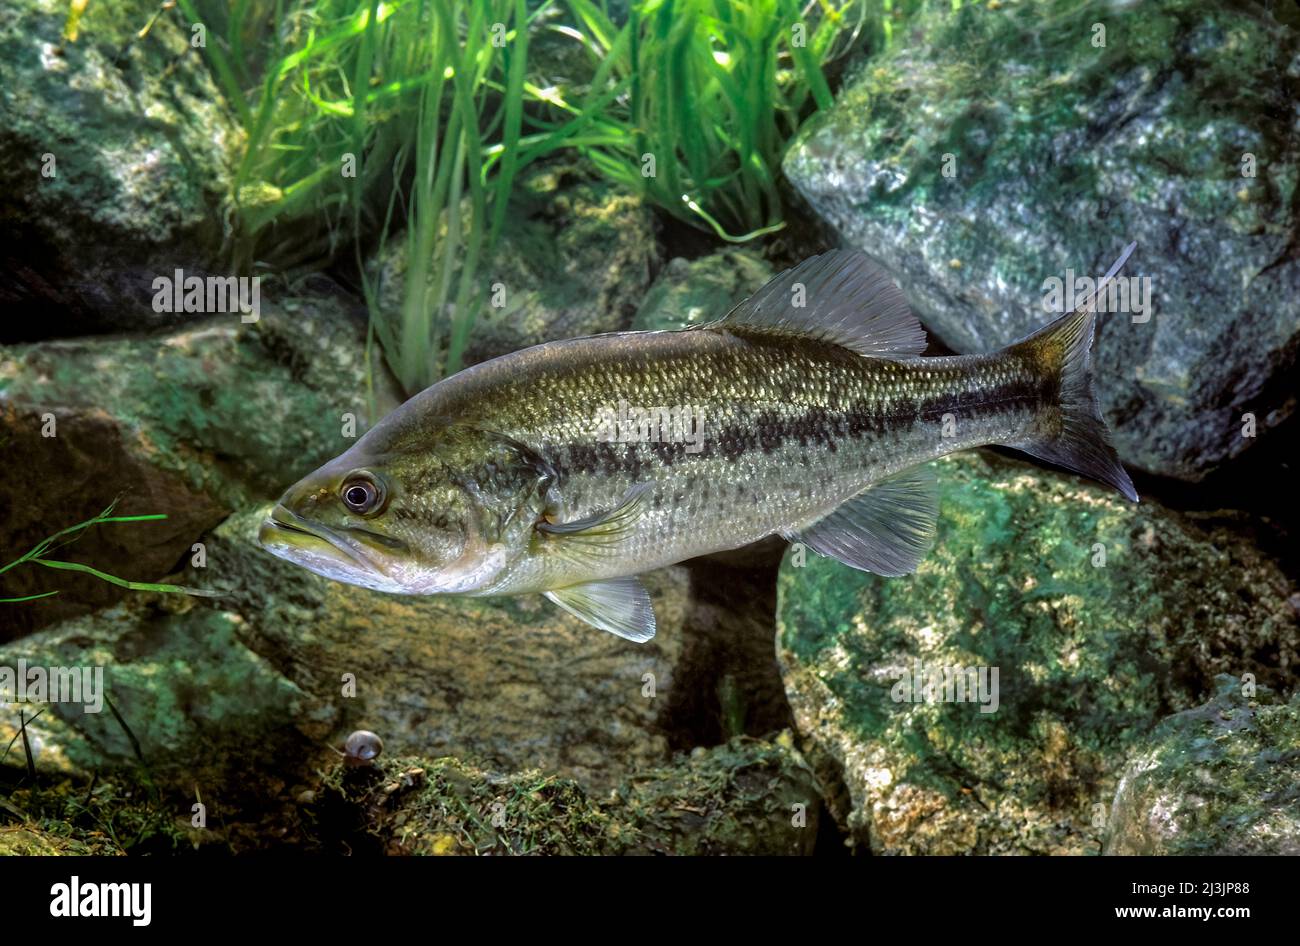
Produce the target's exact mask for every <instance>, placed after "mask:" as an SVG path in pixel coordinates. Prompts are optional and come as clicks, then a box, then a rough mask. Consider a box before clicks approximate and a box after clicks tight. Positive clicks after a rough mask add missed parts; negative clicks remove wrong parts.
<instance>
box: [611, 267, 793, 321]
mask: <svg viewBox="0 0 1300 946" xmlns="http://www.w3.org/2000/svg"><path fill="white" fill-rule="evenodd" d="M771 277H772V267H771V265H769V264H768V262H767V261H766V260H765V259H763V257H762V256H760V255H758V254H757V253H755V252H753V251H752V250H744V249H739V248H736V247H727V248H726V249H723V250H720V251H718V252H717V253H713V254H711V255H709V256H703V257H700V258H699V259H694V260H687V259H682V258H680V257H678V258H676V259H673V260H670V261H669V263H668V265H667V266H666V267H664V270H663V272H661V273H660V274H659V276H658V278H657V279H655V281H654V283H653V284H652V285H651V286H650V289H649V291H647V292H646V294H645V300H644V301H643V302H642V303H641V307H640V308H639V309H638V310H637V313H636V318H635V319H634V320H633V322H632V328H634V329H638V330H647V331H655V330H659V329H669V330H671V329H679V328H685V327H686V326H688V325H699V324H701V323H703V322H710V321H712V320H714V319H719V318H721V317H722V316H724V315H726V314H727V312H729V311H730V310H731V308H732V306H734V305H735V304H736V303H738V302H740V301H741V300H742V299H745V298H746V297H748V296H750V295H752V294H753V293H754V292H756V291H757V290H758V289H760V288H762V286H763V284H764V283H765V282H767V281H768V280H769V279H770V278H771Z"/></svg>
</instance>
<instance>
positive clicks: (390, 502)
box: [258, 423, 547, 594]
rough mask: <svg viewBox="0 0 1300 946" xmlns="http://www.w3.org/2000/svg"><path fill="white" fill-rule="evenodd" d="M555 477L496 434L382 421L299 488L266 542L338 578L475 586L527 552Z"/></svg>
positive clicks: (403, 589)
mask: <svg viewBox="0 0 1300 946" xmlns="http://www.w3.org/2000/svg"><path fill="white" fill-rule="evenodd" d="M546 482H547V471H546V469H545V467H544V464H541V462H540V460H539V459H538V458H537V456H536V455H535V454H533V453H532V452H531V451H530V450H528V448H526V447H524V446H523V445H521V444H518V443H515V442H514V441H512V440H510V439H509V438H508V437H504V436H502V435H499V434H495V433H493V432H491V431H485V430H480V429H478V428H475V427H471V426H465V425H460V424H455V423H439V424H436V425H430V424H422V425H420V428H419V429H418V430H416V431H412V430H410V429H409V426H408V425H401V424H397V425H389V426H388V427H386V426H385V425H384V424H381V425H379V426H377V427H376V428H375V429H374V430H372V431H370V433H368V434H367V435H366V436H365V437H363V438H362V439H361V440H359V441H358V442H357V443H356V444H355V445H354V446H353V447H352V448H351V449H350V450H348V451H347V452H346V453H344V454H342V455H341V456H339V457H336V458H335V459H334V460H331V461H330V462H329V463H326V464H325V465H324V466H322V467H321V468H320V469H318V470H316V471H315V472H313V473H311V474H309V475H308V476H306V477H304V478H303V479H301V480H300V481H298V482H297V483H295V484H294V485H293V486H291V487H289V489H288V490H287V491H286V492H285V494H284V496H283V497H282V498H281V499H280V501H279V503H277V504H276V506H275V507H274V509H272V510H271V514H270V516H269V517H268V518H267V519H266V520H265V521H264V522H263V524H262V527H261V530H260V531H259V534H258V539H259V541H260V542H261V544H262V545H263V546H264V547H265V548H266V549H267V550H268V551H270V552H272V553H273V554H275V555H278V556H280V557H281V558H284V559H287V560H288V561H291V562H294V563H296V564H298V565H301V566H303V567H304V568H307V569H309V570H310V571H313V572H316V573H317V574H319V575H324V576H325V577H326V578H332V579H334V580H336V581H343V582H347V583H349V584H354V585H360V586H362V587H365V588H371V589H374V590H376V591H387V592H393V593H397V594H434V593H448V594H457V593H460V594H466V593H472V592H475V591H479V590H482V589H485V588H488V587H490V586H491V585H492V584H493V583H494V582H495V581H496V580H497V579H498V578H499V577H500V576H501V575H502V574H503V573H504V572H506V571H507V570H508V569H509V568H510V566H511V565H512V564H514V563H515V562H517V561H518V560H519V559H520V558H522V557H523V556H525V555H526V554H527V549H528V544H529V542H530V540H531V537H532V534H533V529H534V527H535V525H536V524H537V522H539V521H540V519H541V517H542V513H543V508H544V503H545V491H546Z"/></svg>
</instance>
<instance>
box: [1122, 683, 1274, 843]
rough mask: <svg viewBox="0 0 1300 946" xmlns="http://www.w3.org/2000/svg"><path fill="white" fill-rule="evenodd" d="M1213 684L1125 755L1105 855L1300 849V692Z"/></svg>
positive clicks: (1232, 684) (1241, 685)
mask: <svg viewBox="0 0 1300 946" xmlns="http://www.w3.org/2000/svg"><path fill="white" fill-rule="evenodd" d="M1217 682H1218V686H1219V691H1218V693H1216V694H1215V697H1214V699H1213V700H1212V701H1210V702H1209V703H1207V704H1205V705H1203V706H1198V707H1196V708H1195V709H1190V710H1185V711H1183V712H1181V713H1178V714H1177V715H1175V716H1171V717H1169V718H1168V719H1166V720H1165V721H1164V722H1162V723H1161V724H1160V725H1159V726H1158V727H1157V728H1156V730H1155V732H1153V733H1152V734H1151V735H1150V736H1149V737H1148V738H1146V739H1144V740H1143V741H1142V744H1141V746H1140V748H1139V750H1138V752H1137V753H1136V754H1135V755H1134V756H1133V758H1132V759H1131V760H1130V761H1129V764H1128V766H1127V767H1126V768H1125V770H1124V775H1123V777H1122V778H1121V779H1120V784H1119V789H1118V791H1117V792H1116V793H1115V802H1114V804H1113V806H1112V807H1111V812H1110V821H1109V823H1108V824H1107V827H1106V834H1107V837H1106V851H1105V852H1106V853H1107V854H1285V855H1291V856H1294V855H1296V854H1300V696H1294V695H1293V696H1292V698H1291V702H1290V703H1283V702H1281V700H1279V699H1277V698H1276V697H1274V696H1273V695H1272V693H1270V692H1269V691H1268V690H1267V689H1265V688H1263V687H1260V688H1258V689H1257V690H1255V692H1254V693H1253V694H1252V695H1251V696H1247V695H1244V694H1245V693H1249V692H1250V687H1249V686H1248V685H1243V683H1242V681H1241V680H1239V679H1237V678H1235V677H1230V676H1226V675H1225V676H1222V677H1220V678H1219V679H1218V681H1217Z"/></svg>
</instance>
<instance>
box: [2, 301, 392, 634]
mask: <svg viewBox="0 0 1300 946" xmlns="http://www.w3.org/2000/svg"><path fill="white" fill-rule="evenodd" d="M372 380H373V390H374V393H375V399H376V412H377V413H381V414H382V413H385V412H386V411H387V410H388V409H389V408H391V407H392V406H393V405H394V404H395V403H397V401H398V396H397V394H396V392H395V389H394V387H393V384H392V382H391V380H390V379H389V378H388V376H387V374H386V372H385V371H384V368H383V364H382V359H376V370H375V371H374V374H373V379H372ZM367 400H368V398H367V384H366V371H365V316H364V313H362V312H358V311H356V309H355V306H354V305H353V304H352V303H350V301H349V300H348V299H347V298H346V297H342V296H338V295H328V294H318V295H311V296H303V297H291V298H285V299H280V300H269V301H267V302H266V303H265V305H264V306H263V311H262V316H261V318H260V320H259V321H257V322H255V323H244V322H242V321H241V320H240V317H239V316H238V315H233V314H232V315H225V316H212V317H201V318H197V319H194V320H193V321H192V322H191V323H190V324H189V325H186V326H183V327H178V328H176V329H174V330H172V331H170V332H168V333H165V334H160V335H150V336H121V337H112V338H105V337H90V338H80V339H65V340H57V341H48V342H39V343H35V344H30V345H14V346H11V347H7V348H0V442H3V444H4V451H5V459H6V462H8V463H10V464H11V465H12V466H13V467H14V468H16V469H21V470H23V471H24V474H25V475H24V476H22V477H8V478H6V479H5V480H4V481H3V482H0V535H3V536H4V537H5V546H6V549H14V550H15V556H16V555H17V554H18V553H19V552H22V551H26V550H27V549H28V548H31V547H32V546H34V545H35V544H36V543H37V542H39V541H41V540H42V539H44V538H45V537H46V536H48V535H51V534H53V533H54V532H57V531H59V530H60V529H62V528H64V527H66V526H71V525H73V524H74V523H77V522H82V521H84V520H86V519H89V518H91V517H92V516H94V515H96V514H98V513H99V512H101V511H102V510H103V509H104V508H105V507H107V506H108V505H109V504H110V503H111V502H113V501H114V499H119V500H120V502H119V504H118V507H117V510H116V511H117V513H118V514H119V515H132V514H142V513H165V514H166V515H167V516H168V519H167V520H166V521H165V522H151V523H140V524H123V525H115V526H103V527H100V528H98V529H96V530H94V531H93V532H91V533H89V534H86V535H84V536H83V537H82V538H81V539H79V540H78V542H77V543H76V545H74V546H73V547H72V548H71V550H70V551H69V555H70V556H71V557H72V558H73V559H74V560H76V561H83V562H86V563H88V564H92V565H95V566H96V567H99V568H103V569H106V570H108V571H112V572H113V573H115V574H118V575H120V576H121V577H124V578H127V579H131V580H136V581H154V580H156V579H157V578H158V577H159V576H161V575H164V574H166V573H168V572H169V571H171V570H172V569H173V568H175V567H176V566H177V563H178V562H180V561H181V560H182V558H183V557H188V555H189V553H190V546H191V545H192V543H194V542H195V541H196V540H197V539H198V538H199V536H200V535H201V534H202V533H203V532H204V531H205V530H207V529H209V528H211V527H212V526H214V525H215V524H216V523H217V522H219V521H220V520H221V518H222V517H223V516H224V515H226V514H228V513H229V512H231V511H232V510H234V509H237V508H240V507H241V506H243V505H245V504H247V503H249V502H252V501H261V500H266V499H270V498H273V497H276V496H278V495H279V494H280V492H281V491H282V490H283V489H284V488H285V487H286V486H288V485H289V484H290V483H292V482H293V481H294V480H295V479H297V478H299V477H300V476H303V475H305V474H307V473H309V472H310V471H311V470H312V469H314V468H315V467H317V466H319V465H320V464H321V463H324V462H325V461H326V460H328V459H330V458H331V457H332V456H335V455H336V454H338V453H340V452H342V451H343V450H344V449H346V448H347V446H349V445H350V444H351V443H352V442H353V441H352V440H351V439H350V438H348V437H347V436H346V433H347V430H346V428H347V426H348V421H347V417H346V415H349V414H351V415H353V417H354V418H355V434H356V435H357V436H359V435H360V434H362V433H364V432H365V430H366V428H367V426H368V420H369V418H368V414H367V411H368V404H367ZM47 416H48V417H52V418H53V423H54V428H53V430H54V433H55V434H56V435H55V436H45V433H46V432H47V427H46V422H45V418H46V417H47ZM6 561H7V560H6ZM53 589H60V590H61V594H60V595H59V596H57V597H55V598H50V599H45V600H42V601H36V602H31V603H28V604H25V605H21V606H17V607H16V608H15V607H14V606H6V607H9V608H11V609H13V610H12V611H11V613H9V614H7V615H6V620H5V622H4V625H3V630H2V631H0V639H3V638H6V637H9V636H14V635H17V634H19V633H21V632H23V631H25V630H30V629H32V628H33V627H36V626H40V625H41V624H45V623H50V622H52V621H55V620H59V619H62V618H65V617H69V616H71V615H72V614H76V613H83V612H84V611H85V610H86V609H87V608H90V607H95V606H102V605H104V604H108V603H111V602H113V601H116V600H118V599H119V598H120V597H121V595H122V591H121V589H118V588H116V587H114V586H112V585H108V584H104V583H101V582H97V581H95V580H94V579H92V578H89V577H87V576H85V575H74V574H71V573H66V572H53V571H49V570H47V569H43V568H38V567H35V566H23V567H20V568H16V569H13V570H11V571H9V572H6V573H5V574H4V575H3V577H2V578H0V597H7V596H18V595H23V594H33V593H36V592H40V591H46V590H53Z"/></svg>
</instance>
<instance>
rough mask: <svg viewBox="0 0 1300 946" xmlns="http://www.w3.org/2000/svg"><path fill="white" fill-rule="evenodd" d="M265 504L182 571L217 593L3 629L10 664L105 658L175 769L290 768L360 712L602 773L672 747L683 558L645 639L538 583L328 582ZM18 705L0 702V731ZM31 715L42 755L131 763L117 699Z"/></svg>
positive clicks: (473, 751) (685, 593) (439, 741)
mask: <svg viewBox="0 0 1300 946" xmlns="http://www.w3.org/2000/svg"><path fill="white" fill-rule="evenodd" d="M266 511H267V509H266V508H265V507H259V508H255V509H252V510H248V511H246V512H243V513H240V514H238V515H235V516H232V517H230V518H229V519H227V520H226V521H225V522H223V523H222V524H221V526H219V527H218V528H217V529H216V530H215V531H214V532H213V533H211V534H210V535H208V536H206V537H205V538H204V543H205V554H206V561H205V565H204V567H202V568H196V567H193V565H192V564H190V563H189V561H188V560H187V563H186V567H185V568H184V569H183V570H182V571H181V572H179V573H177V574H175V575H173V576H171V580H173V581H179V582H182V583H185V584H187V585H191V586H195V587H203V588H208V589H212V590H214V591H217V592H219V593H220V596H219V597H215V598H190V597H185V596H181V595H158V594H150V593H135V594H134V595H133V596H132V597H131V598H129V599H128V600H126V601H124V602H122V603H120V604H118V605H115V606H113V607H111V608H107V609H104V610H101V611H99V612H97V613H95V614H91V615H84V616H80V617H76V618H71V619H69V620H67V621H65V622H62V623H60V624H56V625H54V626H52V627H50V628H46V629H44V630H42V631H39V632H37V633H35V634H32V635H29V636H27V637H24V638H22V639H20V640H17V641H14V642H12V643H10V644H8V645H4V646H0V663H2V664H3V665H5V666H15V665H16V662H17V661H18V660H19V659H20V658H21V659H25V660H26V661H27V663H28V665H31V666H67V667H81V666H89V667H103V668H104V677H105V683H106V692H107V694H108V697H109V699H111V700H112V702H113V704H114V705H115V706H116V707H117V709H118V710H119V711H120V713H121V715H122V716H123V718H124V719H125V720H126V723H127V725H128V727H129V728H130V729H131V730H132V732H133V734H134V737H135V738H136V739H137V740H138V742H139V744H140V746H141V751H142V753H143V756H144V758H145V760H146V761H147V762H148V764H149V765H150V766H151V767H153V768H155V769H157V770H166V771H169V772H173V773H175V774H176V777H177V778H178V779H181V780H182V781H183V780H184V778H185V777H186V773H187V772H199V773H202V774H203V775H204V776H205V777H208V778H218V779H219V777H220V773H221V772H223V771H228V770H231V769H237V770H240V771H242V770H243V768H244V767H246V765H247V764H248V762H250V761H251V760H254V759H265V760H268V761H267V766H268V768H269V770H270V771H274V772H281V771H285V770H288V771H289V772H290V773H291V774H294V772H295V770H294V766H295V765H296V762H295V758H298V757H301V756H302V754H303V752H304V751H305V749H306V747H308V746H311V745H315V746H318V747H319V746H323V745H328V744H334V743H337V742H340V741H341V739H342V737H343V736H345V735H346V734H347V733H348V732H350V731H351V730H353V729H369V730H373V731H375V732H377V733H379V735H380V736H381V737H382V738H383V739H384V741H385V744H386V745H387V746H388V748H389V751H390V752H393V753H420V754H425V755H449V754H451V755H468V756H472V757H474V758H479V759H483V760H485V762H487V763H488V764H491V765H493V766H494V767H497V768H500V769H503V770H507V771H511V770H516V769H521V768H526V767H530V766H537V767H540V768H542V769H544V770H546V771H548V772H555V773H558V774H561V775H564V776H567V777H571V778H576V779H579V780H581V781H582V782H583V784H584V785H587V786H589V787H593V788H595V789H601V790H603V789H607V788H609V787H612V786H613V785H614V784H617V782H618V780H619V779H620V778H622V777H623V776H624V774H625V773H627V772H628V771H631V770H633V769H636V768H640V767H646V766H651V765H655V764H657V763H660V762H662V761H664V760H666V759H667V758H668V757H669V755H670V751H669V746H668V740H667V736H666V734H665V733H664V732H663V731H662V728H661V726H660V722H659V719H660V714H661V713H662V712H665V711H666V707H667V706H668V704H669V698H670V696H672V695H673V693H674V688H675V686H676V670H677V665H678V662H679V661H680V660H681V657H682V654H683V652H684V649H685V645H684V640H683V626H684V622H685V617H686V614H687V608H688V598H689V579H688V577H687V575H686V572H685V570H684V569H682V568H680V567H674V568H668V569H662V570H660V571H657V572H654V573H652V574H651V575H649V576H647V584H648V586H649V588H650V591H651V595H652V598H653V601H654V605H655V611H656V615H657V617H658V623H659V631H658V634H657V635H656V637H655V639H654V640H653V641H651V642H650V643H647V644H637V643H633V642H631V641H626V640H623V639H622V638H619V637H616V636H614V635H612V634H607V633H604V632H602V631H598V630H596V629H595V628H592V627H590V626H589V625H587V624H584V623H583V622H581V621H579V620H578V619H577V618H575V617H573V616H571V615H569V614H568V613H567V612H564V611H562V610H560V609H559V608H557V607H555V606H554V605H552V604H550V603H549V602H547V601H545V600H543V599H542V598H541V597H540V596H528V597H519V598H481V599H476V598H458V597H453V596H446V595H435V596H429V597H418V596H398V595H387V594H383V593H380V592H373V591H369V590H367V589H364V588H358V587H354V586H351V585H344V584H340V583H338V582H333V581H329V580H328V579H324V578H321V577H320V576H318V575H315V574H312V573H311V572H308V571H306V570H305V569H303V568H300V567H298V566H296V565H293V564H291V563H289V562H286V561H284V560H282V559H279V558H276V557H274V556H272V555H271V554H270V553H268V552H266V551H265V550H264V549H262V548H261V547H260V546H259V545H258V544H257V541H256V536H257V529H258V526H259V524H260V523H261V521H262V519H263V518H264V517H265V513H266ZM348 674H350V675H351V678H350V679H351V680H352V681H353V684H354V685H353V686H351V687H349V685H348V680H346V679H345V675H348ZM353 691H355V692H353ZM18 722H19V720H18V716H17V713H16V712H15V713H13V714H12V715H6V716H0V738H4V739H6V740H7V739H8V738H10V737H11V736H12V735H13V734H14V732H16V727H17V725H18ZM28 729H29V732H30V733H31V735H32V737H33V738H34V739H35V740H36V741H37V744H38V746H39V750H40V754H39V756H38V759H37V763H38V767H39V768H41V769H42V770H43V771H44V770H48V771H64V772H70V773H83V774H84V773H89V772H91V771H93V770H95V769H96V768H100V767H103V768H106V769H107V768H112V767H118V768H121V767H129V766H132V765H134V763H135V757H136V753H135V749H134V747H133V745H132V743H131V736H129V735H128V734H127V733H126V731H125V730H124V728H123V727H122V726H121V725H120V724H119V723H118V722H117V720H116V718H115V717H114V716H113V715H112V714H111V712H108V711H107V710H105V711H104V712H101V713H99V714H92V715H87V714H84V713H83V712H82V710H81V707H80V706H74V705H70V704H68V705H55V706H52V707H51V708H50V709H49V711H47V712H46V713H45V714H44V715H42V716H41V717H40V718H39V719H37V720H36V721H35V722H34V723H32V724H30V725H29V727H28ZM282 755H283V756H284V758H279V756H282ZM7 764H9V765H20V764H21V759H20V758H19V756H17V755H15V754H11V755H10V758H9V759H8V762H7ZM160 777H161V776H160Z"/></svg>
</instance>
